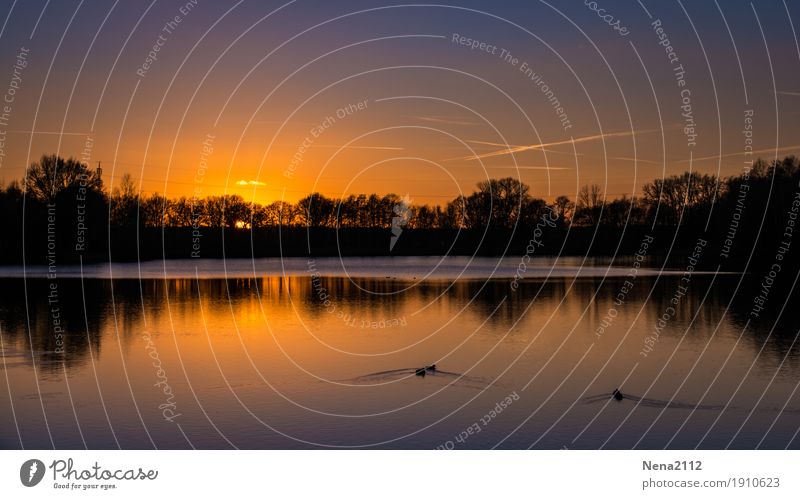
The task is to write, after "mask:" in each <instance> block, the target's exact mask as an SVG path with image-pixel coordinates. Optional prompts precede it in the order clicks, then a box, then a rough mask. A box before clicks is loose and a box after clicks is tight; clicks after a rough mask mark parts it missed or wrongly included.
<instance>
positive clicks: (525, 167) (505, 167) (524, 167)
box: [448, 164, 572, 170]
mask: <svg viewBox="0 0 800 499" xmlns="http://www.w3.org/2000/svg"><path fill="white" fill-rule="evenodd" d="M453 167H455V168H459V167H461V168H481V166H480V165H475V164H471V165H451V166H449V167H448V168H453ZM484 168H486V169H487V170H516V169H520V170H572V168H566V167H563V166H529V165H519V166H515V165H494V166H492V165H486V166H485V167H484Z"/></svg>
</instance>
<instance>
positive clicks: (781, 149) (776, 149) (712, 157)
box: [678, 144, 800, 163]
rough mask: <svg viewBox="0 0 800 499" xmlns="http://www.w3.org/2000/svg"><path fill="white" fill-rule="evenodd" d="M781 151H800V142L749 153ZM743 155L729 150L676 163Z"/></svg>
mask: <svg viewBox="0 0 800 499" xmlns="http://www.w3.org/2000/svg"><path fill="white" fill-rule="evenodd" d="M783 151H800V144H798V145H796V146H786V147H778V148H775V147H770V148H767V149H758V150H756V151H751V154H766V153H775V154H777V153H779V152H783ZM743 155H744V152H731V153H727V154H716V155H714V156H703V157H701V158H692V159H691V160H688V159H684V160H681V161H678V163H688V162H689V161H693V162H697V161H710V160H712V159H716V160H719V159H722V158H731V157H734V156H743Z"/></svg>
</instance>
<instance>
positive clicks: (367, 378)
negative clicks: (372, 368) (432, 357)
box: [341, 367, 493, 388]
mask: <svg viewBox="0 0 800 499" xmlns="http://www.w3.org/2000/svg"><path fill="white" fill-rule="evenodd" d="M419 369H420V368H418V367H406V368H402V369H391V370H389V371H378V372H374V373H369V374H364V375H362V376H357V377H355V378H351V379H346V380H341V381H342V382H349V383H376V382H380V381H391V380H397V379H403V378H415V379H420V380H421V379H427V378H443V379H452V380H455V381H453V383H457V384H459V385H461V384H463V385H466V386H469V385H473V387H475V388H486V387H488V386H490V385H492V384H493V382H492V380H488V379H486V378H481V377H478V376H467V375H464V374H462V373H455V372H450V371H442V370H440V369H437V370H435V371H426V372H425V376H417V375H416V372H417V370H419Z"/></svg>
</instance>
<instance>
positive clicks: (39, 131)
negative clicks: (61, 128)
mask: <svg viewBox="0 0 800 499" xmlns="http://www.w3.org/2000/svg"><path fill="white" fill-rule="evenodd" d="M8 132H9V133H25V134H32V135H81V136H87V135H91V133H90V132H48V131H42V130H9V131H8Z"/></svg>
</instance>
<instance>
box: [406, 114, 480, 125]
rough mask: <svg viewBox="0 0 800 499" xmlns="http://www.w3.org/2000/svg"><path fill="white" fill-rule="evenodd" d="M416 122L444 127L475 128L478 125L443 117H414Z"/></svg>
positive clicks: (472, 122)
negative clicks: (420, 121)
mask: <svg viewBox="0 0 800 499" xmlns="http://www.w3.org/2000/svg"><path fill="white" fill-rule="evenodd" d="M415 118H417V119H418V120H422V121H430V122H432V123H444V124H446V125H460V126H476V125H479V123H476V122H474V121H466V120H456V119H453V118H448V117H445V116H415Z"/></svg>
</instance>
